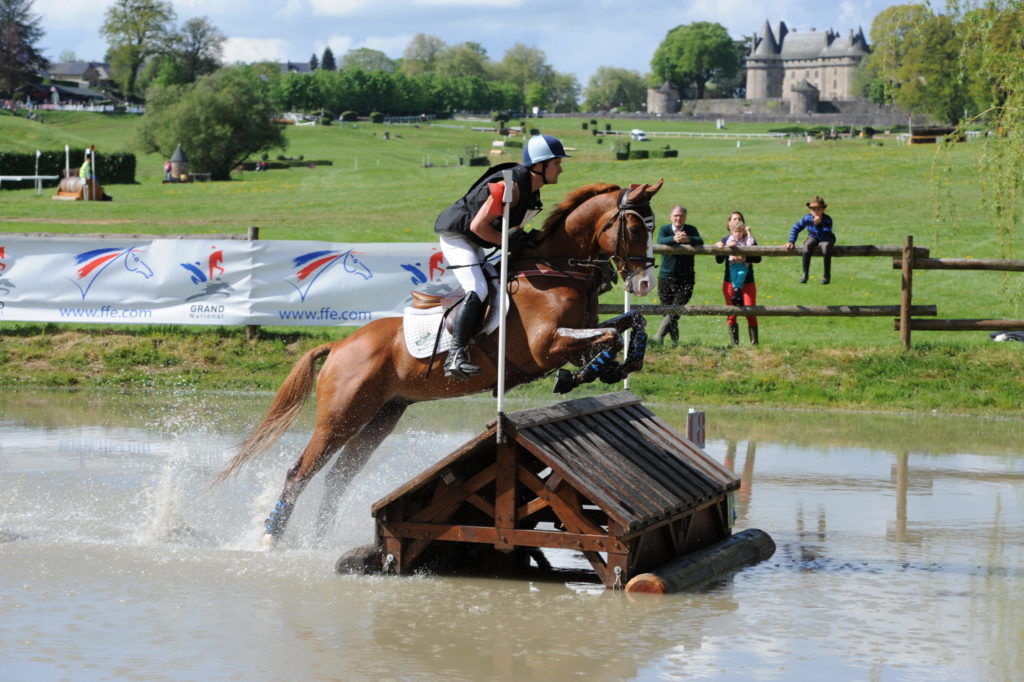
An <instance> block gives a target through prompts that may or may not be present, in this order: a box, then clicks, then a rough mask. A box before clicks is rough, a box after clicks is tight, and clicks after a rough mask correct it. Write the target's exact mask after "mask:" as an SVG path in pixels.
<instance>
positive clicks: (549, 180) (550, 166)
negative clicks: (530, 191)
mask: <svg viewBox="0 0 1024 682" xmlns="http://www.w3.org/2000/svg"><path fill="white" fill-rule="evenodd" d="M561 174H562V159H557V158H556V159H551V160H550V161H548V163H547V165H546V166H545V167H544V182H545V184H548V185H557V184H558V176H559V175H561Z"/></svg>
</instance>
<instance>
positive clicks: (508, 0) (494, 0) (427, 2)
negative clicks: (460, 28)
mask: <svg viewBox="0 0 1024 682" xmlns="http://www.w3.org/2000/svg"><path fill="white" fill-rule="evenodd" d="M413 4H415V5H423V6H426V7H479V8H481V9H488V8H497V7H522V6H523V0H414V2H413Z"/></svg>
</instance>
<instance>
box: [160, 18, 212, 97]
mask: <svg viewBox="0 0 1024 682" xmlns="http://www.w3.org/2000/svg"><path fill="white" fill-rule="evenodd" d="M224 41H225V38H224V34H223V33H221V32H220V29H218V28H217V27H216V26H214V25H213V24H212V23H210V20H209V19H208V18H207V17H193V18H192V19H189V20H188V21H186V22H185V23H184V24H183V25H182V27H181V31H179V32H178V34H177V35H176V36H175V37H174V40H173V42H172V52H173V53H174V56H175V58H176V59H177V60H178V61H179V62H180V63H181V67H182V71H183V72H184V74H185V78H186V79H187V80H186V82H187V83H191V82H192V81H194V80H196V79H198V78H199V77H200V76H205V75H206V74H208V73H213V72H214V71H216V70H217V69H219V68H220V66H221V61H222V60H223V59H224Z"/></svg>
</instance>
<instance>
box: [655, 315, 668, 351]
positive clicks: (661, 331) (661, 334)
mask: <svg viewBox="0 0 1024 682" xmlns="http://www.w3.org/2000/svg"><path fill="white" fill-rule="evenodd" d="M671 326H672V322H671V321H670V320H669V317H668V315H666V316H665V317H663V318H661V324H660V325H659V326H658V331H657V332H655V334H654V336H653V337H652V338H651V343H652V344H653V345H655V346H660V345H661V342H662V341H664V340H665V335H666V334H669V333H670V328H671Z"/></svg>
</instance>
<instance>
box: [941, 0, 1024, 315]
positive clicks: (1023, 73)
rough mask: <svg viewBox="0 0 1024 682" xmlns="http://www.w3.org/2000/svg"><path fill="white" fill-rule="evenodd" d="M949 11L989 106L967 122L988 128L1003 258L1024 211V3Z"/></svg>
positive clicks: (997, 1) (1001, 0) (985, 173)
mask: <svg viewBox="0 0 1024 682" xmlns="http://www.w3.org/2000/svg"><path fill="white" fill-rule="evenodd" d="M949 10H950V14H951V15H952V16H954V17H956V18H957V20H958V22H957V25H958V28H959V33H960V36H961V38H962V39H963V41H964V44H965V45H968V46H970V47H969V49H967V50H965V51H964V52H963V53H962V54H961V60H962V61H961V64H962V65H963V67H964V68H965V69H969V70H970V71H969V72H970V73H971V74H972V76H973V78H974V79H975V80H976V81H978V85H977V86H975V88H974V92H975V93H977V94H976V97H977V99H976V103H977V104H978V105H981V106H984V108H983V109H981V110H980V112H979V113H978V114H977V116H975V117H974V118H973V119H971V120H965V121H964V123H965V124H966V123H980V124H982V125H983V126H984V127H985V132H986V135H985V136H984V137H983V138H982V143H983V144H984V147H983V150H984V151H983V153H982V156H981V159H980V163H979V166H980V167H979V171H980V172H979V177H980V178H981V188H982V196H983V197H984V199H985V203H984V205H985V207H986V208H988V209H989V210H990V211H991V222H992V225H993V229H994V231H995V233H996V238H997V239H998V241H999V244H1000V246H1001V248H1002V251H1003V252H1004V257H1005V258H1013V257H1014V244H1015V242H1016V241H1017V240H1016V232H1017V231H1019V229H1020V227H1021V219H1022V215H1024V206H1022V201H1024V192H1022V191H1021V178H1024V69H1022V68H1021V65H1020V56H1021V53H1022V51H1024V7H1022V5H1021V2H1020V0H984V1H983V2H962V3H961V2H955V1H954V2H950V3H949ZM954 162H955V161H953V160H950V163H954ZM950 201H952V198H951V199H950ZM1014 294H1015V295H1017V294H1019V291H1016V292H1014Z"/></svg>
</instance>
